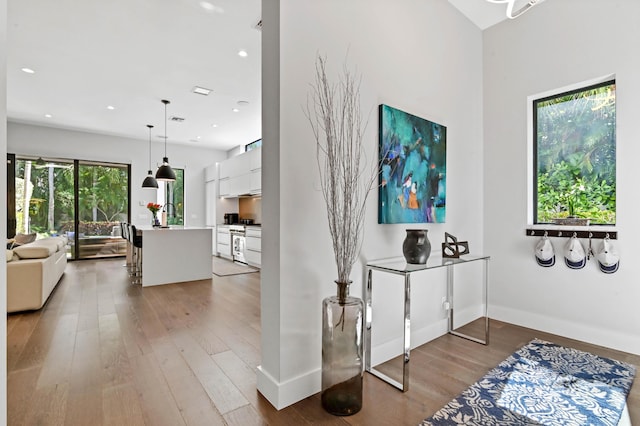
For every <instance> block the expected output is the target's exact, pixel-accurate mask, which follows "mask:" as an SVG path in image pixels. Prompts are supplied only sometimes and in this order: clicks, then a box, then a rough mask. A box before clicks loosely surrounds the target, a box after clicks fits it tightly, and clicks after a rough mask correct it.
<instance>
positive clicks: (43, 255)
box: [7, 237, 67, 312]
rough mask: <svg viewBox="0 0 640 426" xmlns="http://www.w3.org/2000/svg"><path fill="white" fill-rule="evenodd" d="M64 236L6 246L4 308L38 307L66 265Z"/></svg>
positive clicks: (58, 279)
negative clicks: (10, 247)
mask: <svg viewBox="0 0 640 426" xmlns="http://www.w3.org/2000/svg"><path fill="white" fill-rule="evenodd" d="M66 245H67V239H66V237H49V238H43V239H41V240H36V241H34V242H32V243H28V244H24V245H21V246H19V247H15V248H13V249H11V250H7V312H18V311H28V310H35V309H40V308H42V306H44V304H45V302H46V301H47V299H48V298H49V295H50V294H51V292H53V289H54V288H55V287H56V285H57V284H58V281H60V278H61V277H62V274H63V273H64V269H65V267H66V266H67V253H66Z"/></svg>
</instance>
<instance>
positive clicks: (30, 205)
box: [16, 160, 128, 236]
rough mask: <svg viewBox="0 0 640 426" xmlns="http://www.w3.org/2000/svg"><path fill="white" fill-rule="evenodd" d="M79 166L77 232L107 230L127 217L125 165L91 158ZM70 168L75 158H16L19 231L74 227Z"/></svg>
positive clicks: (50, 231)
mask: <svg viewBox="0 0 640 426" xmlns="http://www.w3.org/2000/svg"><path fill="white" fill-rule="evenodd" d="M78 172H79V182H80V185H79V186H80V188H79V191H78V193H79V199H78V201H79V206H80V212H79V219H80V223H81V225H82V226H81V230H80V232H82V233H86V235H108V232H107V230H108V231H109V232H110V231H111V229H112V227H113V225H115V224H117V223H118V222H119V221H122V220H126V219H127V212H128V197H127V192H128V190H127V185H128V176H127V168H126V167H118V166H103V165H93V164H92V165H80V167H79V171H78ZM73 174H74V172H73V163H64V162H56V163H47V164H37V163H36V162H34V161H26V160H18V161H17V162H16V220H17V229H16V231H17V232H22V233H28V232H37V233H38V234H39V236H48V235H52V234H63V233H65V232H68V231H72V230H73V227H72V224H73V220H74V218H75V214H74V182H73V180H74V176H73ZM26 178H28V182H26ZM25 182H26V184H25ZM25 201H26V204H27V206H25ZM27 211H28V214H25V213H27ZM27 218H28V221H29V223H28V226H25V225H26V224H25V220H27ZM92 223H95V226H93V225H91V224H92ZM83 231H84V232H83Z"/></svg>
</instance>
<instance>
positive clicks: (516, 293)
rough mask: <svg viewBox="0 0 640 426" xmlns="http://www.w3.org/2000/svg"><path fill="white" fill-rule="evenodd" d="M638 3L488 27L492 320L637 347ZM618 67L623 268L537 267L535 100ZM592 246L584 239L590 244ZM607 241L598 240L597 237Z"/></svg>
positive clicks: (560, 241) (554, 12)
mask: <svg viewBox="0 0 640 426" xmlns="http://www.w3.org/2000/svg"><path fill="white" fill-rule="evenodd" d="M638 16H640V2H636V1H631V0H611V1H605V2H603V1H598V0H562V1H546V2H544V3H541V4H540V5H539V6H536V7H535V8H534V9H532V10H531V11H530V12H527V13H526V14H524V15H523V16H521V17H520V18H518V19H517V20H514V21H506V22H504V23H502V24H499V25H496V26H494V27H492V28H490V29H488V30H486V31H485V32H484V76H485V79H484V112H485V122H484V124H485V125H484V140H485V155H484V181H485V186H484V197H485V202H484V208H485V210H484V211H485V214H484V217H485V236H486V238H485V246H486V248H487V252H489V253H491V254H492V256H493V262H492V273H491V280H492V291H491V300H490V306H491V312H492V317H494V318H498V319H501V320H504V321H507V322H511V323H515V324H520V325H523V326H526V327H532V328H536V329H540V330H544V331H549V332H552V333H556V334H560V335H564V336H568V337H571V338H575V339H580V340H585V341H588V342H591V343H595V344H598V345H603V346H608V347H612V348H616V349H621V350H624V351H628V352H633V353H636V354H640V328H639V327H638V324H640V310H639V309H638V307H637V305H638V300H640V286H639V285H638V266H637V263H636V262H637V259H638V258H640V245H639V244H638V241H640V227H638V225H637V222H638V212H640V197H639V196H638V188H637V182H638V177H637V170H638V158H640V144H639V143H638V138H639V137H640V131H639V130H638V124H637V123H638V117H639V116H640V103H639V102H638V99H640V56H639V55H638V54H637V52H638V47H639V46H640V44H639V41H640V27H639V26H638V23H637V18H638ZM609 74H615V75H616V83H617V90H616V92H617V99H616V101H617V102H616V105H617V225H616V228H617V230H618V231H619V240H618V241H616V242H614V244H616V246H617V248H618V250H619V252H620V256H621V262H620V269H619V270H618V272H616V273H615V274H612V275H606V274H603V273H602V272H600V271H599V269H598V267H597V265H596V263H595V260H592V261H590V262H588V264H587V266H586V267H585V268H584V269H581V270H571V269H569V268H567V267H566V266H565V265H564V261H563V257H562V248H563V246H564V244H565V243H566V238H552V242H553V244H554V246H555V249H556V256H557V260H556V265H555V266H554V267H551V268H541V267H539V266H538V265H537V264H536V262H535V260H534V255H533V249H534V246H535V243H536V239H535V238H532V237H526V236H525V227H526V225H527V190H528V188H527V165H528V162H529V161H531V159H529V158H528V157H527V137H528V135H527V96H530V95H535V94H537V93H542V92H546V91H549V90H553V89H557V88H562V87H565V86H567V85H572V84H575V83H579V82H582V81H587V80H590V79H593V78H597V77H601V76H606V75H609ZM583 242H584V243H586V241H583ZM595 244H596V245H597V244H599V241H597V242H595Z"/></svg>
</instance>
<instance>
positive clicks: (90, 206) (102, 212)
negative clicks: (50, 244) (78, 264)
mask: <svg viewBox="0 0 640 426" xmlns="http://www.w3.org/2000/svg"><path fill="white" fill-rule="evenodd" d="M77 201H78V209H77V211H78V239H77V244H78V252H77V254H76V258H78V259H87V258H94V257H111V256H122V255H125V254H126V243H125V241H124V240H123V239H122V238H121V236H120V225H119V223H120V222H127V221H128V220H127V218H128V212H129V168H128V166H127V165H126V164H103V163H90V162H86V161H79V162H78V194H77Z"/></svg>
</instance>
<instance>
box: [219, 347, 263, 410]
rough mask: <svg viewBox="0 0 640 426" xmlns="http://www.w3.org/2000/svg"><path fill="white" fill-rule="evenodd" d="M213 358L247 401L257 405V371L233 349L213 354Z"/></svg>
mask: <svg viewBox="0 0 640 426" xmlns="http://www.w3.org/2000/svg"><path fill="white" fill-rule="evenodd" d="M212 358H213V360H214V361H215V362H216V364H218V365H219V366H220V368H221V369H222V371H223V372H224V374H225V375H226V376H227V377H229V379H231V381H232V382H233V384H234V385H235V386H236V387H237V388H238V389H239V390H240V392H242V394H243V395H244V397H245V398H246V399H247V401H249V402H250V403H251V405H253V406H254V407H257V405H258V391H257V390H256V382H257V376H256V371H255V370H254V369H253V368H251V367H250V366H249V365H247V364H246V363H245V362H244V361H242V360H241V359H240V358H239V357H238V356H237V355H236V354H235V353H233V351H226V352H221V353H218V354H215V355H213V356H212ZM225 418H226V417H225Z"/></svg>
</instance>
